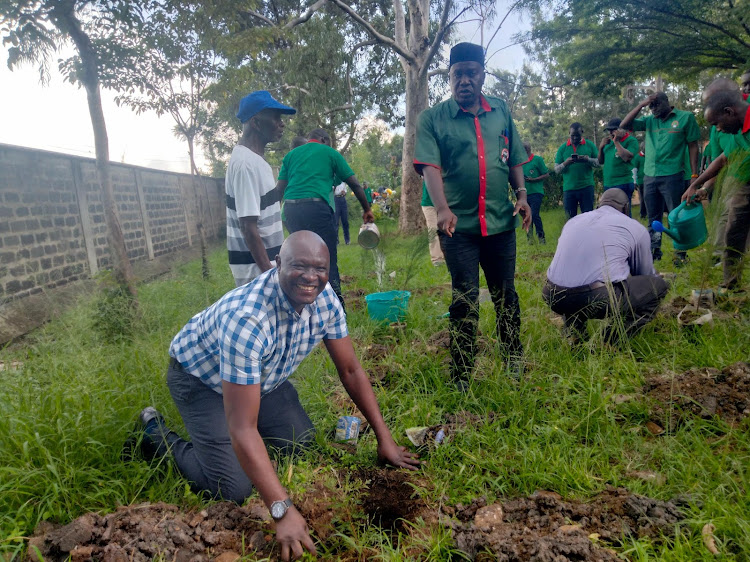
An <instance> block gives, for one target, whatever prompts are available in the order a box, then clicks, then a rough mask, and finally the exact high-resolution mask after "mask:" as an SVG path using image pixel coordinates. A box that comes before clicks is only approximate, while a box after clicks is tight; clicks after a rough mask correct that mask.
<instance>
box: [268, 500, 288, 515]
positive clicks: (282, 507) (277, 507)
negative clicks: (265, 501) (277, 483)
mask: <svg viewBox="0 0 750 562" xmlns="http://www.w3.org/2000/svg"><path fill="white" fill-rule="evenodd" d="M286 509H287V507H286V504H285V503H284V502H282V501H276V502H273V503H272V504H271V517H273V518H274V519H281V518H282V517H284V515H285V514H286Z"/></svg>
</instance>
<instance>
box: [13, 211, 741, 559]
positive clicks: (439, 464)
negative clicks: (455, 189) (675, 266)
mask: <svg viewBox="0 0 750 562" xmlns="http://www.w3.org/2000/svg"><path fill="white" fill-rule="evenodd" d="M544 216H545V226H546V228H547V230H548V234H547V240H548V244H547V245H546V246H538V245H529V244H527V243H526V240H525V237H524V236H523V235H521V236H519V243H518V251H519V253H518V262H517V288H518V292H519V294H520V297H521V304H522V323H523V341H524V345H525V346H526V350H527V358H528V361H529V365H530V371H529V372H528V373H527V375H526V377H525V379H524V380H523V382H522V383H521V384H520V385H517V384H513V383H511V382H510V381H509V380H508V379H507V378H506V377H505V376H504V375H503V374H502V368H501V366H500V364H499V363H498V361H497V360H496V359H495V358H493V357H492V356H488V355H485V356H483V357H480V359H479V361H478V372H477V380H476V382H475V383H474V385H473V387H472V390H471V392H469V393H467V394H466V395H460V394H458V393H455V392H452V391H451V388H450V387H449V386H447V385H446V374H447V373H446V368H445V365H444V362H443V359H442V358H441V357H439V356H436V354H435V353H433V352H430V351H428V350H427V346H426V341H427V339H428V338H429V336H430V335H432V334H433V333H435V332H436V331H438V330H440V329H443V328H445V327H446V326H447V324H446V322H447V321H446V320H443V319H440V316H441V315H442V314H443V313H444V312H445V311H446V310H447V306H448V304H449V299H450V297H449V291H447V290H446V291H444V292H443V293H437V294H433V295H429V294H427V293H424V292H420V291H419V289H426V288H429V287H432V286H435V285H441V284H446V283H449V276H448V273H447V271H446V270H445V268H433V267H432V266H431V265H430V263H429V259H428V257H427V255H426V254H425V255H423V256H422V257H420V259H419V260H418V262H416V275H415V276H414V277H413V278H412V279H411V280H410V282H409V283H408V288H409V289H410V290H412V291H413V292H414V295H413V296H412V302H411V308H410V311H411V316H410V318H409V323H408V327H407V328H406V329H405V330H404V331H403V332H400V333H397V332H393V331H391V330H389V329H382V328H378V327H376V326H375V325H374V324H372V323H371V322H370V321H369V320H368V319H367V316H366V313H365V311H364V310H363V309H362V308H359V309H354V307H350V311H349V325H350V330H351V334H352V337H353V339H354V340H355V344H356V345H357V346H358V349H359V350H362V349H364V347H365V346H367V345H369V344H371V343H385V344H386V345H388V346H392V352H391V353H390V354H389V355H388V356H387V357H386V358H385V359H383V360H381V362H385V363H386V364H387V365H388V366H389V367H390V370H391V371H392V373H393V375H392V376H391V377H390V379H389V381H388V388H387V389H386V388H383V387H377V388H376V392H377V394H378V398H379V400H380V403H381V407H382V409H383V412H384V415H385V418H386V421H387V422H388V423H389V425H390V426H391V428H392V430H393V432H394V434H395V435H396V437H397V440H398V441H400V442H402V443H406V439H405V437H404V429H405V428H407V427H410V426H415V425H428V424H433V423H440V422H441V421H442V420H443V416H444V415H446V414H449V413H452V412H456V411H459V410H468V411H470V412H473V413H477V414H482V413H485V412H496V413H497V414H499V415H498V417H497V418H496V421H495V422H494V423H492V424H490V425H485V426H482V427H477V428H467V429H466V430H465V431H464V432H462V433H460V434H458V435H457V436H456V437H455V439H454V441H453V442H452V443H451V444H450V445H449V446H446V447H443V448H441V449H439V450H437V451H435V452H434V453H433V454H431V455H430V457H429V460H428V463H427V464H426V465H425V467H424V469H423V472H424V474H425V476H426V477H427V478H428V479H429V480H430V481H431V482H432V485H433V486H434V489H432V490H431V491H430V492H429V494H430V495H431V496H432V497H434V498H436V499H437V498H440V497H441V496H444V495H445V496H447V497H448V498H449V500H450V501H451V502H459V501H461V502H467V501H469V500H470V499H471V498H472V497H475V496H477V495H486V496H487V497H488V499H490V500H492V499H494V498H507V497H513V496H518V495H526V494H530V493H532V492H533V491H534V490H536V489H540V488H543V489H548V490H554V491H556V492H559V493H560V494H562V495H563V496H565V497H575V498H585V497H587V496H590V495H592V494H595V493H596V492H598V491H600V490H602V489H603V488H604V486H605V485H607V484H612V485H616V486H626V487H627V488H629V489H630V490H632V491H634V492H637V493H642V494H647V495H650V496H652V497H657V498H662V499H668V498H671V497H673V496H675V495H677V494H688V495H690V497H691V498H693V499H694V500H696V502H695V503H696V504H697V505H701V507H696V508H695V509H694V511H693V512H691V513H690V519H689V520H688V521H687V522H686V523H685V524H684V526H683V527H682V529H681V531H680V533H679V534H678V535H677V536H676V538H675V539H674V540H669V541H667V542H666V543H663V544H654V543H651V542H650V541H647V540H641V541H633V542H631V543H628V544H627V545H626V546H625V547H624V548H622V549H620V551H621V552H622V553H624V554H625V555H626V556H627V557H628V558H630V559H633V560H647V559H649V560H653V559H661V560H700V559H706V560H708V559H711V558H712V556H711V555H710V554H708V552H707V551H706V550H705V548H704V547H703V545H702V541H701V537H700V529H701V527H702V526H703V524H704V523H706V522H708V521H712V522H713V523H714V524H715V525H716V527H717V532H716V535H717V539H718V542H719V548H720V550H721V551H722V552H724V553H729V556H727V558H726V559H730V560H746V559H748V558H750V522H749V521H748V517H747V514H748V513H750V501H749V500H748V494H747V490H748V488H749V484H750V482H748V480H749V479H750V436H748V431H747V430H748V422H747V421H746V422H745V424H744V426H743V427H742V428H738V429H730V428H728V427H727V426H726V425H724V424H723V423H721V422H719V421H703V420H695V421H693V422H691V423H689V424H688V425H686V426H684V427H683V428H681V429H679V430H678V431H677V432H676V433H675V434H674V435H671V436H667V437H653V436H651V435H650V434H649V433H648V431H646V429H645V428H644V425H643V424H644V423H645V421H646V420H647V419H648V417H647V416H648V415H647V408H646V406H644V405H642V404H639V403H633V402H629V403H626V404H624V405H620V406H615V405H614V403H613V401H612V397H613V395H615V394H631V393H634V392H638V389H639V388H640V386H641V384H642V383H643V379H644V375H645V374H646V373H648V372H680V371H682V370H685V369H687V368H689V367H692V366H715V367H723V366H725V365H728V364H731V363H733V362H735V361H742V360H747V359H748V356H747V349H748V348H749V344H750V330H748V325H747V324H748V313H749V312H750V309H748V307H747V305H744V306H742V305H740V306H737V307H735V309H734V310H731V311H730V312H733V313H735V316H734V318H731V319H729V320H725V321H722V322H716V323H714V324H713V325H712V326H710V327H707V328H705V329H703V330H702V332H701V333H699V334H697V335H696V334H694V333H692V334H691V333H687V332H685V331H683V330H681V329H680V328H679V327H678V326H677V323H676V320H675V319H673V318H667V317H663V316H660V317H659V318H658V319H657V320H656V321H655V322H653V323H652V324H651V325H650V326H649V327H647V329H646V330H645V331H644V332H643V333H642V334H640V335H638V336H637V337H636V338H634V339H633V341H632V342H631V345H630V346H629V347H627V348H626V349H623V350H620V351H612V350H611V349H610V350H604V351H602V350H601V349H599V347H598V346H597V345H595V342H596V341H597V333H596V332H597V330H598V328H599V327H598V326H596V325H594V326H592V329H593V331H594V332H595V333H594V337H593V342H594V344H592V346H591V348H592V350H593V352H592V353H590V354H589V353H585V354H583V355H580V354H579V355H574V354H572V353H571V351H570V350H569V348H568V347H567V345H566V344H565V342H564V341H563V339H562V337H561V335H560V331H559V328H558V327H557V326H556V325H555V324H554V323H552V321H551V319H552V316H551V314H550V313H549V312H548V310H547V309H546V307H545V305H544V303H543V301H542V299H541V284H542V282H543V279H544V272H545V270H546V268H547V266H548V264H549V261H550V260H551V258H552V254H553V252H554V242H555V240H556V239H557V237H558V235H559V232H560V229H561V227H562V215H561V214H560V213H559V212H550V213H546V214H545V215H544ZM382 226H384V227H385V228H381V231H383V230H384V231H386V232H385V233H384V241H385V252H386V256H387V264H386V268H387V272H391V271H394V270H395V271H397V274H396V281H395V283H391V282H390V281H388V284H391V285H393V287H390V286H389V287H388V288H399V289H400V288H402V287H401V283H403V277H404V271H405V269H406V268H407V267H408V261H409V260H408V257H407V256H408V254H409V250H410V248H412V247H414V246H413V245H414V244H415V242H414V241H413V240H406V239H401V238H398V237H396V236H395V235H393V234H391V233H389V232H388V230H389V228H388V227H387V223H383V225H382ZM392 228H393V227H391V229H392ZM352 230H353V234H354V233H355V230H354V228H353V229H352ZM519 232H520V231H519ZM668 246H670V245H669V244H668V243H667V242H665V247H668ZM706 253H707V250H705V249H704V250H701V251H697V252H693V253H692V254H693V263H692V264H691V265H690V266H689V268H688V269H687V270H684V271H680V273H679V278H678V281H677V282H676V284H675V287H673V289H672V291H671V293H670V295H669V297H668V298H671V297H672V296H674V295H677V294H679V295H683V296H687V294H688V292H689V289H690V288H692V287H694V286H697V285H698V284H700V282H701V279H702V278H705V277H706V275H708V276H709V277H710V280H711V282H712V283H713V285H714V286H715V285H716V283H717V282H718V275H719V272H718V271H715V270H712V271H709V272H708V273H707V274H705V271H707V270H706V268H702V267H701V265H700V263H699V262H701V261H702V260H701V259H700V256H701V255H703V254H706ZM666 254H667V255H666V256H665V259H666V260H667V261H666V264H665V265H663V266H662V268H663V269H665V270H669V269H671V265H668V264H669V261H668V258H669V257H671V253H670V252H669V251H667V252H666ZM340 266H341V271H342V274H344V275H348V276H351V277H353V278H354V281H353V282H351V283H349V284H348V285H347V286H346V287H345V288H346V289H352V288H362V289H364V290H365V291H367V292H372V291H374V290H376V281H375V277H374V274H372V273H370V272H372V271H373V265H372V257H371V256H370V255H369V254H366V253H365V252H364V251H363V250H361V249H360V248H358V247H356V246H354V245H352V246H349V247H341V248H340ZM211 267H212V273H213V277H212V280H211V281H210V282H208V283H206V282H204V281H202V280H201V278H200V263H198V262H194V263H190V264H187V265H186V266H184V267H181V268H180V270H179V271H178V272H177V273H176V274H175V275H174V276H173V277H172V278H169V279H162V280H158V281H156V282H153V283H151V284H149V285H147V286H143V287H141V289H140V300H141V308H142V310H143V316H144V319H143V326H142V327H141V328H140V329H139V330H138V333H137V335H136V336H135V338H134V341H132V342H128V341H119V342H118V341H104V339H103V338H102V337H101V336H100V335H98V334H97V333H96V332H95V331H93V330H92V329H91V320H92V311H93V305H92V303H91V302H90V301H83V302H82V303H81V305H80V306H79V307H78V308H77V309H75V310H73V311H71V312H70V313H68V314H66V315H65V316H64V317H63V318H61V319H60V320H58V321H55V322H54V323H52V324H50V325H48V326H46V327H45V328H44V329H42V330H40V331H38V332H37V333H35V334H34V335H32V336H31V337H30V338H28V339H27V341H26V342H25V343H24V345H23V346H20V345H16V346H13V347H12V348H8V349H6V350H4V351H3V352H2V357H1V359H2V360H3V361H11V360H19V361H22V362H23V368H22V369H21V370H19V371H3V372H0V380H1V381H2V386H0V458H2V459H3V461H2V463H0V464H1V465H2V466H0V552H2V551H6V552H14V551H18V549H19V548H20V545H22V544H23V541H22V539H21V537H23V536H27V535H29V534H30V533H31V531H32V530H33V528H34V526H35V525H36V523H37V522H38V521H39V520H40V519H52V520H55V521H59V522H67V521H69V520H70V519H72V518H74V517H76V516H77V515H80V514H81V513H83V512H85V511H89V510H103V511H111V510H113V509H114V508H115V507H116V506H117V505H120V504H127V503H132V502H140V501H157V500H163V501H167V502H176V503H180V504H182V505H185V506H191V505H197V504H198V503H199V500H198V498H196V497H195V496H193V495H192V494H191V493H190V492H189V491H188V490H187V488H186V486H185V483H184V482H183V481H182V480H181V479H180V478H179V477H178V476H176V475H175V474H174V473H173V471H172V470H171V468H170V467H169V466H168V464H166V465H165V466H160V467H155V468H151V467H149V466H147V465H146V464H145V463H142V462H131V463H123V462H122V461H121V460H120V457H119V455H120V448H121V445H122V443H123V442H124V441H125V439H126V438H127V436H128V434H129V431H130V429H131V428H132V425H133V423H134V420H135V418H136V416H137V413H138V411H139V410H140V409H141V408H142V407H143V406H144V405H146V404H155V405H156V406H158V407H159V408H160V409H161V410H162V411H163V412H164V413H165V415H166V417H167V419H168V420H169V421H170V422H172V424H173V425H175V426H177V427H180V420H179V415H178V414H177V411H176V409H175V408H174V406H173V405H172V402H171V399H170V397H169V392H168V390H167V388H166V385H165V382H164V374H165V367H166V357H167V348H168V345H169V342H170V339H171V337H172V336H173V335H174V334H175V333H176V332H177V331H178V330H179V329H180V327H181V326H182V324H183V323H184V322H185V321H186V320H187V319H188V318H189V317H190V316H191V315H192V314H194V313H195V312H197V311H199V310H201V309H202V308H203V307H205V306H206V305H208V304H210V303H211V302H213V301H214V300H216V299H217V298H218V297H219V296H221V295H222V294H223V293H224V292H225V291H226V290H228V289H230V288H231V287H232V281H231V276H230V274H229V270H228V267H227V266H226V264H225V253H224V252H223V251H217V252H215V253H214V254H213V255H212V256H211ZM493 319H494V313H493V311H492V307H491V305H490V304H489V303H487V304H484V305H482V319H481V329H482V331H483V333H485V334H488V335H492V334H493ZM369 365H370V363H369V362H368V361H365V367H368V366H369ZM295 378H296V381H297V382H296V384H297V386H298V388H299V389H300V394H301V396H302V399H303V402H304V403H305V404H307V406H308V410H309V413H310V415H311V417H312V419H313V420H314V421H315V423H316V425H317V426H318V428H319V430H320V431H319V439H318V440H319V442H320V447H319V448H318V449H317V450H315V451H313V452H311V453H310V454H309V455H308V456H307V457H306V458H305V459H304V460H303V461H301V462H300V463H298V464H297V465H296V466H295V469H294V471H290V470H287V468H288V467H282V468H283V469H284V472H283V474H285V475H286V476H285V478H284V483H285V484H286V485H288V486H290V487H291V488H292V489H293V490H296V491H302V490H304V488H305V486H306V485H307V484H308V483H309V482H310V480H311V479H313V478H315V477H316V476H315V475H314V474H313V470H314V469H316V467H319V466H327V465H331V464H333V465H337V466H343V467H346V466H356V465H362V464H364V465H367V464H372V463H373V462H374V448H375V444H374V438H373V437H372V436H371V435H366V436H364V437H363V438H362V439H361V441H360V446H359V449H358V452H357V454H356V456H351V455H348V454H346V453H343V452H341V451H337V450H333V449H331V448H330V447H327V446H326V439H327V437H328V436H329V434H330V431H329V430H331V429H332V428H333V427H334V425H335V421H336V418H337V417H338V416H339V415H342V414H346V413H349V411H348V410H347V407H346V402H343V401H341V400H340V396H341V394H342V392H343V390H342V388H341V385H340V384H339V383H338V382H337V377H336V375H335V371H334V369H333V366H332V363H331V361H330V360H329V359H328V358H327V356H325V354H324V353H322V352H321V351H320V350H318V351H316V352H315V353H314V354H313V355H312V356H311V357H310V358H309V359H308V360H307V361H306V362H305V363H303V365H302V367H301V368H300V370H299V371H298V374H297V375H296V377H295ZM633 470H653V471H657V472H659V473H661V474H663V475H664V476H665V477H666V484H663V485H657V484H655V483H646V482H642V481H639V480H633V479H630V478H628V477H627V476H626V473H628V472H630V471H633ZM349 508H351V506H349ZM342 531H343V534H347V535H349V536H350V537H351V538H350V539H345V538H343V537H342V538H341V539H340V540H341V541H343V542H346V541H349V542H348V543H347V544H348V546H349V547H351V546H355V547H365V546H374V547H376V548H377V549H378V550H380V551H381V552H382V553H383V558H384V559H389V560H390V559H408V556H407V555H406V554H405V551H404V549H403V548H399V546H398V545H394V544H393V542H392V541H391V540H389V539H388V538H387V537H384V536H383V535H380V534H379V533H378V532H377V531H375V530H374V528H372V527H371V528H369V529H363V528H358V529H355V528H350V529H348V530H346V529H342ZM332 548H333V547H332ZM424 549H425V553H426V554H425V555H424V556H423V557H420V558H428V557H429V558H432V559H438V560H439V559H448V558H449V552H450V541H449V540H448V539H447V537H446V536H445V535H444V534H443V535H440V536H435V537H432V538H431V539H429V540H427V541H426V542H425V544H424ZM428 552H429V554H427V553H428Z"/></svg>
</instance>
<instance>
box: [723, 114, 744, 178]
mask: <svg viewBox="0 0 750 562" xmlns="http://www.w3.org/2000/svg"><path fill="white" fill-rule="evenodd" d="M730 137H731V145H730V146H728V147H727V150H726V151H725V152H724V154H725V155H726V157H727V172H728V173H731V174H732V175H733V176H734V177H735V178H737V179H738V180H740V181H741V182H742V183H750V106H748V108H747V111H746V112H745V122H744V124H743V126H742V129H741V130H740V132H738V133H737V134H736V135H730Z"/></svg>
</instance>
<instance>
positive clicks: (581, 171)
mask: <svg viewBox="0 0 750 562" xmlns="http://www.w3.org/2000/svg"><path fill="white" fill-rule="evenodd" d="M573 154H578V155H579V156H588V157H590V158H598V157H599V151H598V150H597V149H596V147H595V146H594V143H593V142H591V141H587V140H586V139H581V144H579V145H578V146H575V145H574V144H573V143H572V142H571V141H570V139H568V140H567V142H564V143H562V144H561V145H560V148H558V149H557V155H556V156H555V164H562V163H563V162H565V161H566V160H567V159H568V158H570V156H572V155H573ZM561 173H562V177H563V191H574V190H576V189H583V188H584V187H593V186H594V170H593V169H592V168H591V165H590V164H588V163H587V162H573V163H572V164H571V165H570V166H568V167H567V168H565V169H564V170H563V171H562V172H561Z"/></svg>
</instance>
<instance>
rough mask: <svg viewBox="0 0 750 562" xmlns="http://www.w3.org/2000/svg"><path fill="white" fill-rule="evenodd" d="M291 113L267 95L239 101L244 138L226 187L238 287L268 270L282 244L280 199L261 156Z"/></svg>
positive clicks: (232, 264)
mask: <svg viewBox="0 0 750 562" xmlns="http://www.w3.org/2000/svg"><path fill="white" fill-rule="evenodd" d="M294 113H296V110H295V109H293V108H291V107H288V106H286V105H284V104H282V103H279V102H278V101H276V100H275V99H273V97H272V96H271V94H269V93H268V92H266V91H265V90H260V91H257V92H253V93H252V94H249V95H247V96H245V97H244V98H242V100H241V101H240V108H239V111H238V112H237V118H238V119H239V120H240V121H241V122H242V137H241V138H240V142H239V143H238V144H237V146H235V147H234V150H232V156H231V158H230V159H229V166H228V167H227V174H226V181H225V183H226V193H227V250H228V252H229V267H230V268H231V269H232V275H233V276H234V282H235V284H236V285H237V286H238V287H239V286H240V285H244V284H246V283H249V282H250V281H252V280H253V279H254V278H255V277H257V276H258V275H260V274H261V273H263V272H264V271H268V270H269V269H271V268H272V267H273V265H272V260H274V259H276V256H277V255H278V253H279V249H280V248H281V243H282V242H283V241H284V231H283V229H282V226H281V207H280V202H279V201H280V196H279V194H278V192H277V191H276V190H275V187H276V180H275V178H274V174H273V170H271V166H270V165H269V164H268V162H266V161H265V159H264V158H263V155H264V153H265V150H266V145H267V144H268V143H270V142H276V141H278V140H279V139H280V138H281V135H282V133H283V132H284V123H283V121H282V120H281V116H282V115H292V114H294Z"/></svg>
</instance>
